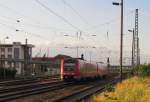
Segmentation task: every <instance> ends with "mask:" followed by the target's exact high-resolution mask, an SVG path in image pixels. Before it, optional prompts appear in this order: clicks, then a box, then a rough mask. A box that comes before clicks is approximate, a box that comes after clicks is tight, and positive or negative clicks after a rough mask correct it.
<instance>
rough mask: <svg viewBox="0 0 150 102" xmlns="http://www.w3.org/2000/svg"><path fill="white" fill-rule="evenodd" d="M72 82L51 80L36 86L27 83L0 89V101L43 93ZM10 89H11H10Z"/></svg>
mask: <svg viewBox="0 0 150 102" xmlns="http://www.w3.org/2000/svg"><path fill="white" fill-rule="evenodd" d="M71 84H73V82H69V83H65V82H62V81H61V82H51V83H42V84H38V85H36V86H34V85H30V86H29V85H28V86H22V87H21V86H20V87H17V88H10V89H4V90H1V91H0V93H1V94H0V102H5V101H9V100H13V99H17V98H21V97H25V96H29V95H35V94H40V93H44V92H47V91H53V90H58V89H61V88H64V87H66V86H68V85H71ZM11 89H12V90H11Z"/></svg>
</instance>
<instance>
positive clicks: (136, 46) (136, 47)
mask: <svg viewBox="0 0 150 102" xmlns="http://www.w3.org/2000/svg"><path fill="white" fill-rule="evenodd" d="M133 52H134V54H133V59H134V65H138V64H140V56H139V37H138V9H136V11H135V32H134V51H133Z"/></svg>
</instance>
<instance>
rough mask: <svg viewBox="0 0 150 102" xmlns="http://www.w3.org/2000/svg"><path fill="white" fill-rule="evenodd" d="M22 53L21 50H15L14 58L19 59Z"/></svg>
mask: <svg viewBox="0 0 150 102" xmlns="http://www.w3.org/2000/svg"><path fill="white" fill-rule="evenodd" d="M19 55H20V51H19V48H14V58H15V59H19Z"/></svg>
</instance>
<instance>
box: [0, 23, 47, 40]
mask: <svg viewBox="0 0 150 102" xmlns="http://www.w3.org/2000/svg"><path fill="white" fill-rule="evenodd" d="M0 25H3V26H5V27H7V28H9V29H12V30H14V31H16V32H18V31H19V32H22V33H25V34H29V35H31V36H34V37H38V38H40V39H43V40H47V41H49V39H47V38H45V37H43V36H41V35H39V34H35V33H31V32H28V31H24V30H21V29H17V28H15V27H13V26H10V25H7V24H4V23H1V22H0Z"/></svg>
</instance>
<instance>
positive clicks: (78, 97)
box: [53, 79, 118, 102]
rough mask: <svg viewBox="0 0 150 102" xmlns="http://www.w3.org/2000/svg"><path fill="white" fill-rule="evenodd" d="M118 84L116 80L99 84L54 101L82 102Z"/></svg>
mask: <svg viewBox="0 0 150 102" xmlns="http://www.w3.org/2000/svg"><path fill="white" fill-rule="evenodd" d="M117 82H118V80H116V79H115V80H114V79H113V80H109V81H103V82H98V83H96V84H93V85H92V86H89V87H86V88H84V89H81V90H77V91H75V92H72V93H70V94H69V95H66V96H64V97H61V98H58V99H55V100H53V102H80V101H83V100H85V99H87V98H88V97H89V96H92V95H93V94H95V93H97V92H100V91H104V89H105V86H106V85H108V84H115V83H117Z"/></svg>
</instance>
